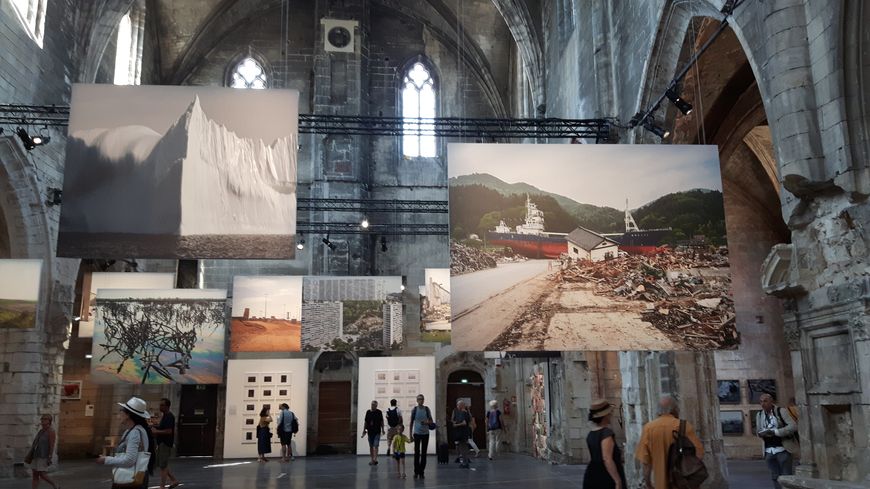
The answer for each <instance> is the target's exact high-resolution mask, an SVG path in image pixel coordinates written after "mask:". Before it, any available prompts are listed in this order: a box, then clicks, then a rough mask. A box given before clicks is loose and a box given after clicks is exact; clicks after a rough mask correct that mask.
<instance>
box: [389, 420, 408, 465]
mask: <svg viewBox="0 0 870 489" xmlns="http://www.w3.org/2000/svg"><path fill="white" fill-rule="evenodd" d="M396 431H398V433H397V434H396V436H395V437H393V446H392V447H391V448H392V449H393V457H395V458H396V475H398V476H399V477H401V478H402V479H404V478H405V477H406V474H405V443H407V442H409V441H411V439H410V438H408V437H407V436H405V426H404V425H401V424H400V425H399V426H397V427H396Z"/></svg>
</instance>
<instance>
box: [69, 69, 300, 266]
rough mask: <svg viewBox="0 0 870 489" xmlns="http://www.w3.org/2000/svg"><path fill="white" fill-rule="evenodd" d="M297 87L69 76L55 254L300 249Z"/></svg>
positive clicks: (227, 254) (261, 253)
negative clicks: (75, 79) (85, 81)
mask: <svg viewBox="0 0 870 489" xmlns="http://www.w3.org/2000/svg"><path fill="white" fill-rule="evenodd" d="M298 105H299V93H298V91H295V90H235V89H232V88H216V87H170V86H116V85H105V84H99V85H82V84H77V85H74V86H73V91H72V100H71V103H70V121H69V138H68V139H67V150H66V164H65V169H64V187H63V200H64V201H63V207H62V211H61V219H60V233H59V236H58V248H57V249H58V256H68V257H77V258H112V257H135V258H179V259H199V258H232V259H238V258H258V259H265V258H276V259H288V258H293V257H294V254H295V250H296V247H295V244H294V240H295V234H296V164H297V162H296V155H297V151H298V142H297V139H298V138H297V124H298Z"/></svg>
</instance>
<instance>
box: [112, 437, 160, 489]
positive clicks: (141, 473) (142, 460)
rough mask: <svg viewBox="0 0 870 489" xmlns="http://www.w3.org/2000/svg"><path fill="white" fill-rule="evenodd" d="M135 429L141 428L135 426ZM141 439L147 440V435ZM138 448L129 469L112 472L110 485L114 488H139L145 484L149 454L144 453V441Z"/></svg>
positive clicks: (116, 468) (117, 469)
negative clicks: (134, 460)
mask: <svg viewBox="0 0 870 489" xmlns="http://www.w3.org/2000/svg"><path fill="white" fill-rule="evenodd" d="M136 429H139V430H142V427H141V426H137V427H136ZM142 431H144V430H142ZM143 439H144V440H147V439H148V436H147V434H145V435H144V438H143ZM139 448H140V450H139V452H138V453H137V454H136V463H135V464H133V465H132V466H130V467H115V469H114V470H112V485H113V486H114V487H131V488H133V487H135V488H139V487H142V486H143V485H144V484H145V477H147V475H148V462H149V461H151V453H150V452H146V451H145V442H144V441H143V442H142V443H141V444H140V445H139Z"/></svg>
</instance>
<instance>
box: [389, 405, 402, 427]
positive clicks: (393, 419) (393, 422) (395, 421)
mask: <svg viewBox="0 0 870 489" xmlns="http://www.w3.org/2000/svg"><path fill="white" fill-rule="evenodd" d="M387 424H388V425H390V428H395V427H396V426H399V410H398V409H393V408H390V409H387Z"/></svg>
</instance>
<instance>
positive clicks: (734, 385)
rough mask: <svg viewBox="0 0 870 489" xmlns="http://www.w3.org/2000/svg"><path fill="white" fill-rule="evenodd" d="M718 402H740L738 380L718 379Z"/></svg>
mask: <svg viewBox="0 0 870 489" xmlns="http://www.w3.org/2000/svg"><path fill="white" fill-rule="evenodd" d="M718 385H719V404H740V381H739V380H720V381H719V383H718Z"/></svg>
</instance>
